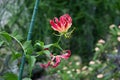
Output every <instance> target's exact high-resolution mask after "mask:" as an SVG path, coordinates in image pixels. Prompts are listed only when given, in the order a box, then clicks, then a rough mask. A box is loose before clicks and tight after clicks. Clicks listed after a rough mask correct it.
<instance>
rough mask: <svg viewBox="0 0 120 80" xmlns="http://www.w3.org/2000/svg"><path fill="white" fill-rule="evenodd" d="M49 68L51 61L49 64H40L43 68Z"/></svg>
mask: <svg viewBox="0 0 120 80" xmlns="http://www.w3.org/2000/svg"><path fill="white" fill-rule="evenodd" d="M48 66H50V61H49V62H48V63H47V64H40V67H42V68H48Z"/></svg>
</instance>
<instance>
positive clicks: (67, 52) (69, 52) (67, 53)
mask: <svg viewBox="0 0 120 80" xmlns="http://www.w3.org/2000/svg"><path fill="white" fill-rule="evenodd" d="M65 52H66V53H65V54H62V55H61V58H64V59H68V58H69V57H70V56H71V51H70V50H66V51H65Z"/></svg>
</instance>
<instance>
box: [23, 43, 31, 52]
mask: <svg viewBox="0 0 120 80" xmlns="http://www.w3.org/2000/svg"><path fill="white" fill-rule="evenodd" d="M23 47H24V50H25V52H26V53H27V54H32V52H33V47H32V44H31V41H26V42H25V43H24V44H23Z"/></svg>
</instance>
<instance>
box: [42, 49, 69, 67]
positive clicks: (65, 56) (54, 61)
mask: <svg viewBox="0 0 120 80" xmlns="http://www.w3.org/2000/svg"><path fill="white" fill-rule="evenodd" d="M70 55H71V51H70V50H65V51H63V53H62V54H61V55H57V56H54V55H52V54H51V55H50V56H51V60H50V61H49V62H48V63H47V64H40V66H41V67H42V68H48V67H49V66H51V67H53V68H55V67H57V66H58V65H59V63H60V61H61V59H62V58H63V59H68V58H69V57H70Z"/></svg>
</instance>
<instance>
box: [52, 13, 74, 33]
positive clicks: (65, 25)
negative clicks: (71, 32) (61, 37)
mask: <svg viewBox="0 0 120 80" xmlns="http://www.w3.org/2000/svg"><path fill="white" fill-rule="evenodd" d="M50 24H51V27H52V28H53V30H55V31H58V32H59V33H62V34H63V33H66V32H67V31H68V29H69V28H70V27H71V25H72V18H71V17H70V15H69V14H64V15H62V16H60V18H59V19H58V18H56V17H55V18H54V19H53V20H50Z"/></svg>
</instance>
